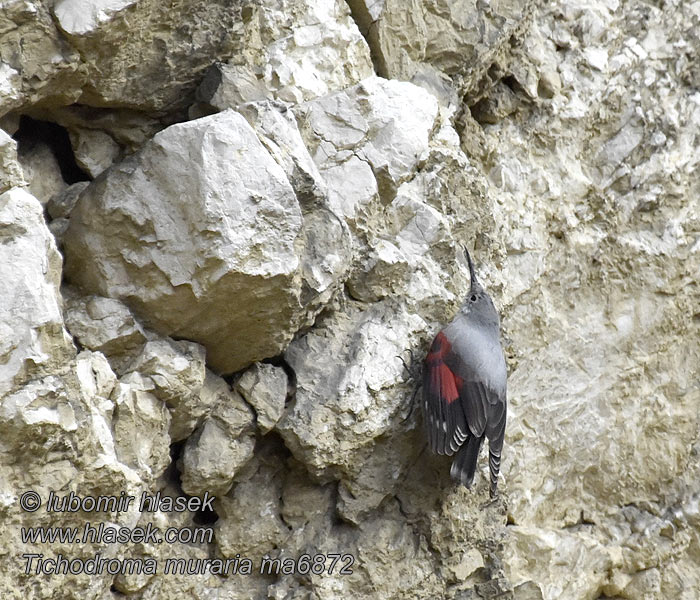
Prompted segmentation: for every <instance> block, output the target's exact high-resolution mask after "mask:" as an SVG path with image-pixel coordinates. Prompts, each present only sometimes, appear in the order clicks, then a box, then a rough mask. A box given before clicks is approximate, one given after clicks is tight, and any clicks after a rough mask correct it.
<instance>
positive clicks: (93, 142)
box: [70, 128, 121, 178]
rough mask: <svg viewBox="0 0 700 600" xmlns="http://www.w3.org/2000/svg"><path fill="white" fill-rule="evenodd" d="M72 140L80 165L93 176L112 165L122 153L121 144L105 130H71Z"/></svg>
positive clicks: (76, 158)
mask: <svg viewBox="0 0 700 600" xmlns="http://www.w3.org/2000/svg"><path fill="white" fill-rule="evenodd" d="M70 140H71V144H72V146H73V153H74V154H75V160H76V162H77V164H78V166H79V167H80V168H81V169H83V170H84V171H85V172H86V173H87V174H88V175H90V177H92V178H95V177H97V176H98V175H99V174H100V173H102V171H104V170H105V169H107V168H108V167H110V166H112V164H113V163H114V162H115V161H116V160H117V158H119V155H120V153H121V148H119V144H117V143H116V142H115V141H114V140H113V139H112V137H111V136H110V135H109V134H108V133H105V132H104V131H99V130H94V129H80V128H78V129H75V130H73V131H71V136H70Z"/></svg>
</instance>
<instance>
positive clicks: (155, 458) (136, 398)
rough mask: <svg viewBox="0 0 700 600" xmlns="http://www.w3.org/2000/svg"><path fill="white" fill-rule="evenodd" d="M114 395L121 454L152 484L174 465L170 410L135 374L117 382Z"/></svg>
mask: <svg viewBox="0 0 700 600" xmlns="http://www.w3.org/2000/svg"><path fill="white" fill-rule="evenodd" d="M111 398H112V400H113V402H114V413H115V414H114V424H113V428H114V443H115V449H116V452H117V457H118V458H119V461H120V462H122V463H124V464H125V465H127V466H129V467H130V468H131V469H133V470H135V471H136V472H137V473H138V474H139V476H140V477H141V479H142V480H143V481H145V482H148V483H150V484H152V483H153V482H155V480H156V479H157V478H158V477H160V476H161V475H162V474H163V472H164V471H165V469H166V468H167V467H168V465H169V464H170V436H169V435H168V429H169V427H170V413H169V412H168V409H167V407H166V405H165V403H164V402H163V401H162V400H160V399H159V398H156V397H155V396H154V395H153V394H151V393H150V392H149V391H148V387H147V386H146V385H144V384H143V383H142V381H141V378H140V377H139V376H138V375H137V374H135V373H132V374H130V375H127V376H126V377H124V378H123V379H122V380H120V381H119V382H118V383H117V385H116V386H115V387H114V390H113V392H112V396H111Z"/></svg>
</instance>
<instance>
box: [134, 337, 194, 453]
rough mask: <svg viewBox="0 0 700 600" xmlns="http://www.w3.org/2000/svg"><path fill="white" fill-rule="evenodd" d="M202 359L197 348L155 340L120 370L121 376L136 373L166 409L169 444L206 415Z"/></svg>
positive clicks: (174, 342) (184, 436)
mask: <svg viewBox="0 0 700 600" xmlns="http://www.w3.org/2000/svg"><path fill="white" fill-rule="evenodd" d="M204 359H205V351H204V348H202V347H201V346H200V345H199V344H195V343H193V342H186V341H184V340H181V341H177V342H176V341H172V340H167V339H165V340H158V339H155V340H149V341H148V342H146V343H145V344H144V345H143V347H142V349H141V352H140V354H138V355H137V356H136V357H135V358H133V359H132V360H131V362H130V363H129V364H128V365H127V366H126V367H125V368H124V372H125V373H132V372H133V373H138V375H139V376H140V377H141V378H143V379H144V380H145V381H146V382H147V383H144V385H145V386H146V387H147V389H148V390H149V391H150V392H151V393H153V395H154V396H156V397H158V398H160V399H161V400H162V401H163V402H165V403H166V404H167V405H168V408H170V411H171V419H170V437H171V438H172V439H173V441H179V440H182V439H184V438H186V437H187V436H188V435H189V434H190V433H192V430H193V429H194V427H195V425H196V424H197V421H198V419H199V418H200V417H201V416H202V415H203V414H204V413H205V412H206V406H207V403H206V402H202V394H201V390H202V386H203V385H204V381H205V377H206V367H205V365H204Z"/></svg>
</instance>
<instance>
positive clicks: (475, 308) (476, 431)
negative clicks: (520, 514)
mask: <svg viewBox="0 0 700 600" xmlns="http://www.w3.org/2000/svg"><path fill="white" fill-rule="evenodd" d="M464 254H465V255H466V257H467V262H468V263H469V273H470V275H471V288H470V290H469V294H468V295H467V298H466V300H465V301H464V303H463V304H462V307H461V308H460V309H459V313H457V316H456V317H455V318H454V319H453V320H452V322H451V323H450V324H449V325H448V326H447V327H445V328H444V329H443V330H442V331H441V332H440V333H438V334H437V336H436V337H435V340H434V341H433V345H432V346H431V347H430V352H429V353H428V356H427V357H426V358H425V365H424V367H423V411H424V421H425V427H426V433H427V435H428V440H429V442H430V447H431V448H432V449H433V452H436V453H438V454H446V455H448V456H452V455H453V454H454V453H455V452H456V453H457V456H456V457H455V459H454V462H453V463H452V468H451V469H450V475H451V476H452V479H454V480H455V481H457V482H459V483H462V484H463V485H465V486H467V487H470V486H471V484H472V482H473V481H474V473H475V471H476V461H477V458H478V457H479V449H480V448H481V442H482V441H483V440H484V437H487V438H488V440H489V468H490V471H491V486H490V493H491V497H493V496H495V495H496V493H497V492H496V487H497V485H498V471H499V470H500V467H501V450H502V448H503V437H504V434H505V429H506V376H507V373H506V362H505V359H504V357H503V349H502V348H501V342H500V339H499V319H498V313H497V312H496V308H495V307H494V305H493V302H492V301H491V298H490V297H489V295H488V294H487V293H486V291H485V290H484V289H483V288H482V287H481V285H480V284H479V282H478V281H477V280H476V274H475V273H474V265H473V264H472V259H471V257H470V256H469V252H467V250H466V248H465V249H464Z"/></svg>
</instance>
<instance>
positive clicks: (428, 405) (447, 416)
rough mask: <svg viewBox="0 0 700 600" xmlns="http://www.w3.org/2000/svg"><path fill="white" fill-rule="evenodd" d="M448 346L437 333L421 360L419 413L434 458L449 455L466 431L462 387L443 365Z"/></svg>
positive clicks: (460, 381) (458, 444)
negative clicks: (461, 400)
mask: <svg viewBox="0 0 700 600" xmlns="http://www.w3.org/2000/svg"><path fill="white" fill-rule="evenodd" d="M450 349H451V345H450V342H449V340H448V339H447V337H446V336H445V335H444V334H443V333H442V332H440V333H438V334H437V336H436V337H435V340H434V341H433V344H432V346H431V347H430V352H429V353H428V356H427V357H426V359H425V369H424V371H423V410H424V414H425V425H426V429H427V432H428V437H429V439H430V445H431V447H432V448H433V450H434V451H435V452H437V453H438V454H450V455H451V454H453V453H454V452H456V450H457V449H458V448H459V446H460V445H461V444H462V443H463V442H464V440H465V439H466V437H467V435H468V429H467V425H466V421H465V417H464V411H463V409H462V406H461V402H455V400H458V399H459V398H460V391H461V388H462V386H463V381H462V379H461V378H459V377H457V376H456V375H455V374H454V373H453V372H452V371H451V370H450V368H449V367H448V366H447V364H446V363H445V360H444V359H445V357H446V356H447V355H448V353H449V352H450Z"/></svg>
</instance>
